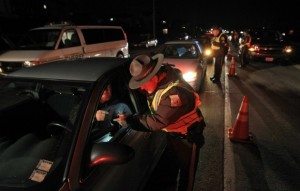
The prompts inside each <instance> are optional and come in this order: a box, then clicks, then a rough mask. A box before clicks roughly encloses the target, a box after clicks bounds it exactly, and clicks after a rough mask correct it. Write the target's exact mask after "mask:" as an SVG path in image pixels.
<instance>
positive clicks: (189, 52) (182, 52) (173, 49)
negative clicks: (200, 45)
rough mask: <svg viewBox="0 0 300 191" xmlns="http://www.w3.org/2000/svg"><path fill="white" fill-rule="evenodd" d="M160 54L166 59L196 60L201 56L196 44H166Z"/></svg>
mask: <svg viewBox="0 0 300 191" xmlns="http://www.w3.org/2000/svg"><path fill="white" fill-rule="evenodd" d="M159 52H160V53H162V54H164V56H165V57H166V58H179V59H195V58H198V56H199V51H198V50H197V48H196V45H194V44H165V45H164V46H163V47H162V48H161V50H160V51H159Z"/></svg>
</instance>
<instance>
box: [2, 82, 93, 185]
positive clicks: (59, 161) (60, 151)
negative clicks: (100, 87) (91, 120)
mask: <svg viewBox="0 0 300 191" xmlns="http://www.w3.org/2000/svg"><path fill="white" fill-rule="evenodd" d="M0 84H1V85H0V121H1V126H0V131H1V134H0V190H3V189H4V190H5V188H8V187H9V188H15V190H20V188H25V190H45V189H43V188H44V187H42V186H44V184H43V183H44V182H48V181H46V180H47V179H51V180H52V181H57V182H55V183H54V182H53V183H52V184H54V185H56V186H59V185H60V184H59V183H60V182H62V180H63V174H64V171H65V169H66V168H65V166H66V161H67V158H68V155H69V151H70V150H71V142H72V140H73V138H74V135H75V132H76V129H77V127H76V124H77V122H76V120H77V119H78V116H79V113H80V110H82V108H83V104H84V102H85V99H86V97H87V94H88V93H87V92H89V90H88V88H87V87H86V86H84V84H74V83H70V84H66V83H62V82H36V81H24V80H23V81H14V80H5V81H3V80H1V81H0ZM54 177H55V178H54ZM58 181H60V182H58ZM55 189H56V188H55ZM22 190H23V189H22Z"/></svg>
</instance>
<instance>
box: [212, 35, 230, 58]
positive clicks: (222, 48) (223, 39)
mask: <svg viewBox="0 0 300 191" xmlns="http://www.w3.org/2000/svg"><path fill="white" fill-rule="evenodd" d="M211 49H212V50H213V51H214V52H215V54H220V53H221V54H227V52H228V44H227V36H226V35H225V34H224V33H220V35H219V36H216V37H213V38H212V42H211Z"/></svg>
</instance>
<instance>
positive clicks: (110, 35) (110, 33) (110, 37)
mask: <svg viewBox="0 0 300 191" xmlns="http://www.w3.org/2000/svg"><path fill="white" fill-rule="evenodd" d="M104 36H105V40H106V41H118V40H125V39H124V34H123V31H122V30H120V29H106V30H104Z"/></svg>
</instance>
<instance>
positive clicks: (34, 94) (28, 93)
mask: <svg viewBox="0 0 300 191" xmlns="http://www.w3.org/2000/svg"><path fill="white" fill-rule="evenodd" d="M17 95H18V96H19V95H26V96H28V97H30V98H33V99H39V94H38V92H36V91H33V90H23V91H21V92H19V93H18V94H17Z"/></svg>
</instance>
